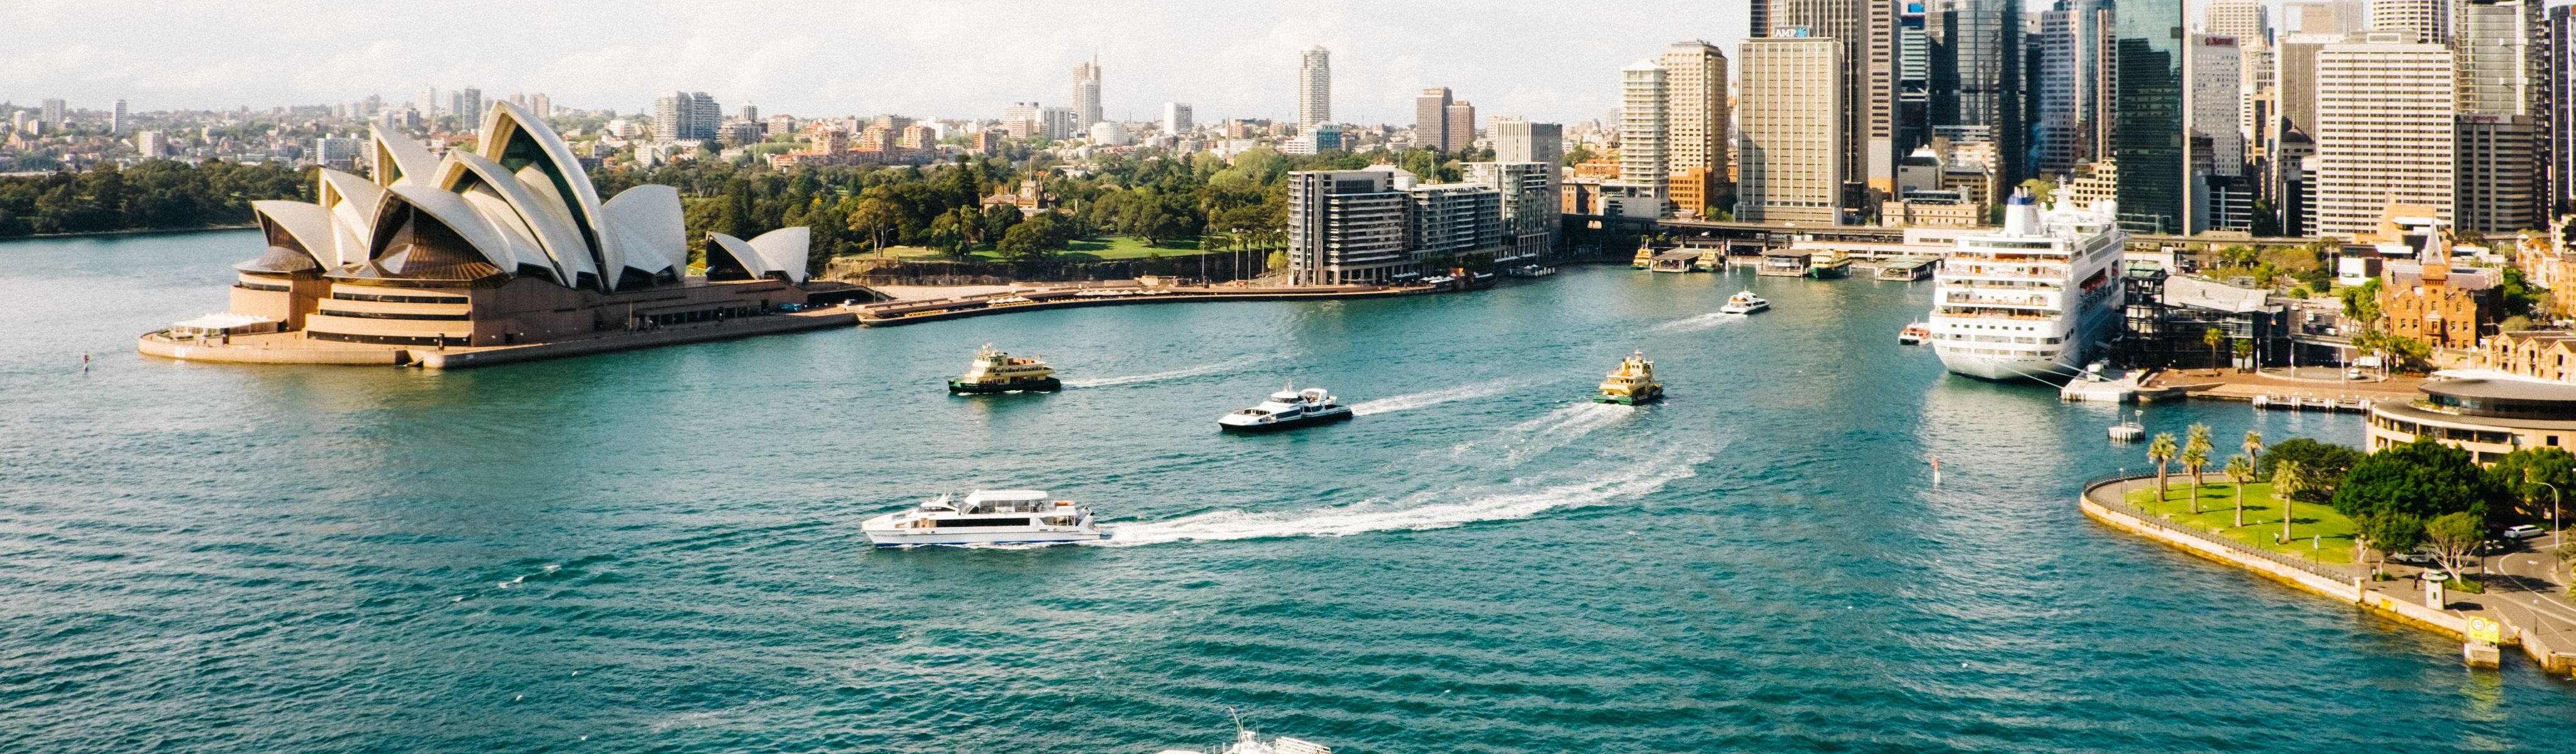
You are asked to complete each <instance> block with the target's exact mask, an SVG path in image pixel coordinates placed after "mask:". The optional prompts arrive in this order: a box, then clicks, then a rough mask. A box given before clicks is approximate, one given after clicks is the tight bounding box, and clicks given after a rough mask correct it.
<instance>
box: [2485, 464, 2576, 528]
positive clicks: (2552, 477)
mask: <svg viewBox="0 0 2576 754" xmlns="http://www.w3.org/2000/svg"><path fill="white" fill-rule="evenodd" d="M2487 476H2488V477H2489V478H2492V479H2494V480H2495V482H2496V485H2497V486H2499V487H2502V488H2503V489H2504V491H2505V494H2506V495H2508V496H2509V497H2510V499H2512V500H2513V501H2514V502H2516V503H2520V504H2521V507H2520V508H2519V509H2518V510H2517V511H2516V512H2517V513H2519V514H2521V515H2524V516H2530V517H2533V518H2538V517H2541V516H2544V515H2546V514H2545V513H2543V511H2546V510H2548V509H2547V508H2545V507H2542V505H2541V503H2542V502H2543V501H2547V500H2550V499H2551V498H2552V497H2553V494H2560V495H2563V494H2564V493H2565V492H2566V491H2567V486H2568V485H2570V484H2576V455H2570V454H2569V453H2568V452H2567V451H2566V450H2563V449H2560V448H2553V447H2539V448H2522V449H2519V450H2515V451H2513V452H2511V453H2506V454H2504V457H2503V458H2500V459H2497V460H2496V464H2495V465H2494V466H2489V467H2487ZM2553 487H2555V488H2556V489H2557V493H2552V492H2551V491H2550V490H2551V488H2553Z"/></svg>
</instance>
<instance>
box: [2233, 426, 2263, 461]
mask: <svg viewBox="0 0 2576 754" xmlns="http://www.w3.org/2000/svg"><path fill="white" fill-rule="evenodd" d="M2236 447H2239V448H2244V449H2245V457H2246V458H2247V459H2250V460H2252V461H2254V462H2255V463H2256V464H2257V465H2260V464H2261V463H2262V461H2263V433H2262V432H2259V431H2256V430H2250V429H2249V430H2246V431H2245V444H2243V445H2238V446H2236Z"/></svg>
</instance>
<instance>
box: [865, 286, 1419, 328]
mask: <svg viewBox="0 0 2576 754" xmlns="http://www.w3.org/2000/svg"><path fill="white" fill-rule="evenodd" d="M986 288H989V286H987V287H986ZM1442 290H1447V289H1445V288H1442V287H1439V286H1428V285H1425V286H1407V287H1389V286H1378V285H1331V286H1249V285H1242V286H1238V285H1214V286H1164V287H1147V286H1142V285H1127V286H1106V287H1057V288H1009V289H1005V290H998V291H995V290H984V291H981V292H974V293H961V294H958V295H950V296H942V297H939V298H911V299H906V300H899V301H890V302H885V303H878V304H867V305H864V306H861V307H859V308H858V310H857V313H858V323H859V324H860V325H862V326H865V327H893V326H896V325H909V324H915V323H920V322H936V321H940V320H949V319H961V318H965V317H980V316H984V315H987V314H1006V313H1009V312H1021V311H1038V310H1044V309H1073V308H1080V307H1087V306H1121V305H1126V304H1157V303H1175V302H1183V301H1308V300H1331V299H1352V298H1385V297H1390V296H1411V295H1419V294H1424V293H1434V292H1438V291H1442ZM911 293H914V294H915V295H919V293H921V292H920V291H913V292H911Z"/></svg>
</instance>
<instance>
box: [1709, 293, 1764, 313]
mask: <svg viewBox="0 0 2576 754" xmlns="http://www.w3.org/2000/svg"><path fill="white" fill-rule="evenodd" d="M1770 309H1771V302H1770V301H1769V300H1766V299H1764V298H1762V297H1761V296H1756V295H1753V292H1752V291H1737V292H1736V294H1735V295H1733V296H1728V297H1726V305H1725V306H1721V307H1718V308H1717V313H1719V314H1752V313H1754V312H1761V311H1770Z"/></svg>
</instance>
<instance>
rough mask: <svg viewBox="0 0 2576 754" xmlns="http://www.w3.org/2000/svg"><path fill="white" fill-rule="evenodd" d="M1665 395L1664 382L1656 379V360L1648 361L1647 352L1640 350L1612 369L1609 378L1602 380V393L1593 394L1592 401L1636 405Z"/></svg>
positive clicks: (1653, 400)
mask: <svg viewBox="0 0 2576 754" xmlns="http://www.w3.org/2000/svg"><path fill="white" fill-rule="evenodd" d="M1663 397H1664V383H1661V382H1656V381H1655V362H1651V361H1647V360H1646V352H1644V351H1638V352H1636V353H1634V354H1630V355H1629V356H1628V358H1627V359H1626V360H1624V361H1621V362H1619V368H1617V369H1613V370H1610V377H1609V379H1605V380H1602V381H1601V394H1600V395H1595V396H1592V402H1594V403H1616V404H1620V405H1623V406H1634V405H1637V404H1640V403H1653V402H1655V401H1658V400H1661V399H1663Z"/></svg>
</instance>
